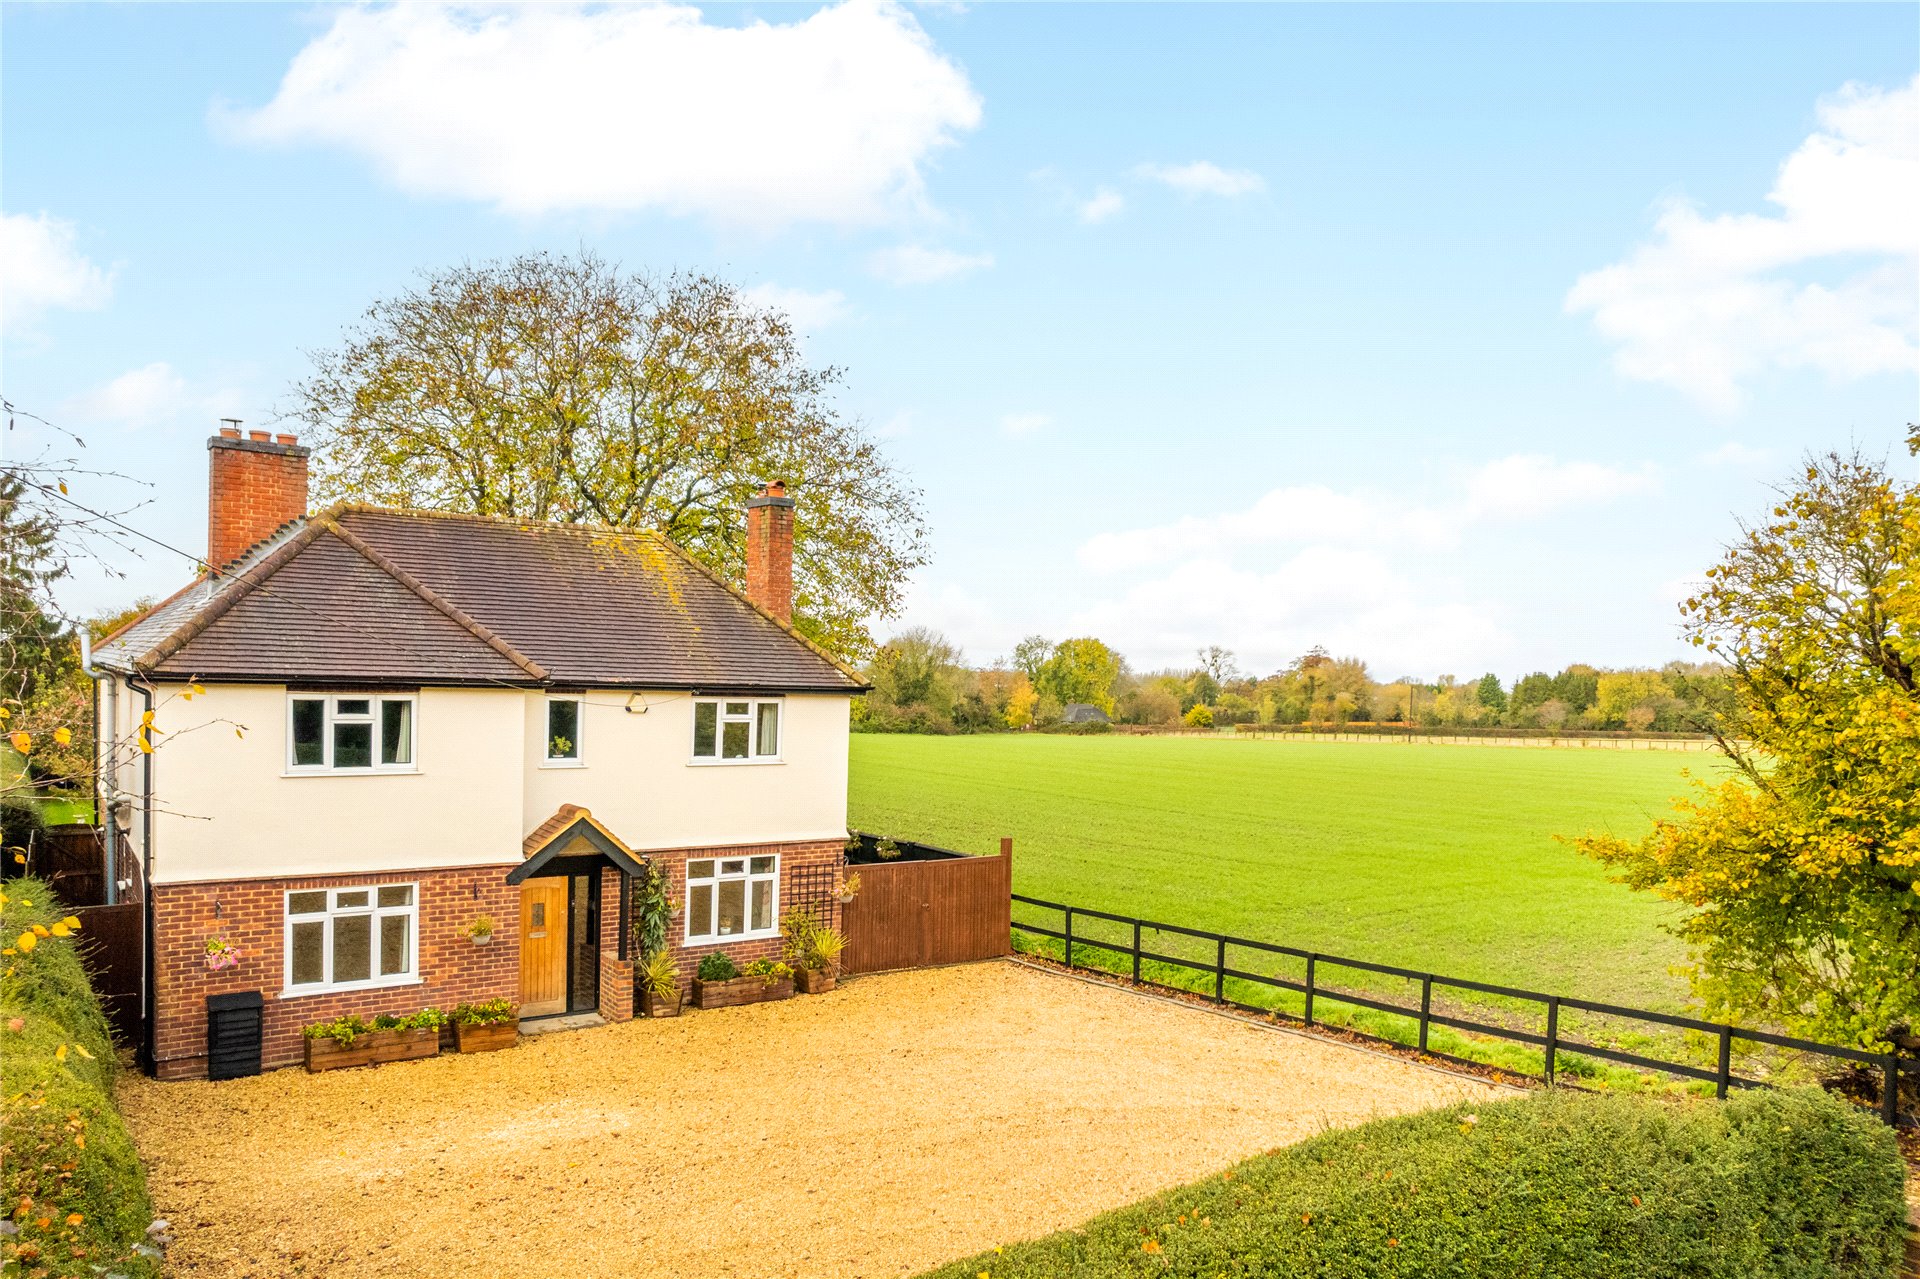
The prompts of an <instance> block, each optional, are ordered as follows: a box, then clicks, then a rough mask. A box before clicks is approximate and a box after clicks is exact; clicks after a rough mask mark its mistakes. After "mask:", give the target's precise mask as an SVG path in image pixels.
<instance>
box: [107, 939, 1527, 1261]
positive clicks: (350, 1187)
mask: <svg viewBox="0 0 1920 1279" xmlns="http://www.w3.org/2000/svg"><path fill="white" fill-rule="evenodd" d="M1491 1095H1492V1090H1491V1089H1490V1088H1489V1087H1487V1086H1485V1085H1482V1084H1479V1083H1476V1082H1474V1081H1472V1080H1467V1079H1459V1078H1455V1077H1452V1076H1446V1075H1441V1074H1438V1073H1434V1072H1431V1071H1426V1070H1422V1069H1420V1068H1418V1067H1416V1066H1412V1065H1409V1064H1407V1063H1405V1062H1401V1061H1397V1060H1394V1059H1391V1058H1387V1057H1383V1056H1372V1055H1369V1054H1366V1053H1361V1052H1355V1051H1353V1050H1351V1049H1347V1048H1343V1047H1340V1046H1338V1045H1335V1044H1328V1043H1322V1042H1317V1041H1314V1040H1310V1039H1306V1038H1302V1037H1299V1036H1294V1035H1286V1034H1276V1033H1274V1032H1272V1031H1270V1030H1264V1029H1261V1028H1259V1027H1256V1026H1250V1025H1246V1024H1242V1023H1238V1022H1234V1021H1231V1020H1228V1019H1226V1018H1221V1017H1216V1016H1212V1015H1210V1014H1208V1013H1206V1012H1203V1011H1198V1010H1195V1009H1191V1008H1185V1007H1181V1006H1179V1005H1177V1004H1174V1003H1171V1002H1168V1001H1162V1000H1153V999H1145V998H1141V997H1139V996H1136V995H1133V994H1130V993H1128V992H1126V991H1121V990H1114V989H1110V988H1106V987H1102V986H1098V985H1092V984H1088V983H1084V982H1079V981H1075V980H1072V979H1070V978H1066V977H1061V976H1056V975H1052V974H1047V973H1040V972H1035V971H1032V970H1030V969H1026V968H1022V967H1019V966H1017V965H1015V964H1010V963H986V964H973V965H969V966H965V967H958V968H945V969H937V970H931V971H919V972H905V973H889V974H884V975H877V976H870V977H862V978H859V979H858V980H855V981H852V982H849V983H847V984H845V985H843V986H842V987H841V988H840V989H839V990H838V991H835V992H834V993H832V994H830V995H825V996H814V997H800V998H795V999H792V1000H788V1001H785V1002H782V1003H776V1004H762V1005H757V1006H753V1007H747V1008H734V1009H726V1010H720V1011H715V1012H706V1013H697V1012H696V1013H689V1014H688V1015H686V1016H683V1017H681V1018H679V1019H678V1020H676V1021H636V1022H632V1023H630V1024H627V1025H621V1026H608V1027H602V1028H598V1029H593V1030H581V1031H572V1032H566V1033H559V1034H550V1035H543V1036H540V1037H538V1038H535V1039H528V1040H523V1041H522V1042H521V1044H520V1045H519V1046H518V1047H517V1048H515V1049H513V1050H512V1051H510V1052H503V1053H492V1054H485V1055H473V1056H465V1057H456V1056H442V1057H440V1058H438V1059H436V1060H432V1061H422V1062H406V1063H399V1064H395V1065H389V1066H380V1067H374V1068H371V1069H362V1070H341V1071H334V1072H331V1073H328V1074H324V1075H308V1074H306V1073H304V1072H301V1071H294V1070H283V1071H277V1072H274V1073H272V1074H269V1075H264V1076H261V1077H259V1078H256V1079H243V1080H234V1081H230V1082H226V1083H217V1084H214V1083H204V1082H199V1083H169V1084H161V1083H155V1082H153V1081H151V1080H146V1079H141V1078H137V1077H131V1076H130V1077H128V1078H127V1079H126V1081H125V1082H124V1084H123V1085H122V1089H121V1102H122V1105H123V1106H124V1107H125V1109H126V1113H127V1118H128V1120H129V1121H130V1122H131V1123H132V1125H133V1129H134V1134H135V1136H136V1138H137V1139H138V1141H139V1144H140V1148H141V1151H142V1153H143V1154H144V1155H145V1156H146V1158H147V1160H148V1167H149V1169H150V1170H151V1174H152V1186H153V1197H154V1201H155V1203H156V1205H157V1207H158V1208H159V1211H160V1213H161V1215H163V1216H165V1217H167V1218H169V1219H171V1220H172V1222H173V1223H174V1229H175V1232H176V1234H177V1236H178V1238H179V1243H178V1244H177V1246H176V1247H175V1250H174V1258H173V1259H174V1262H175V1272H176V1273H178V1274H182V1275H228V1276H240V1275H256V1276H270V1275H272V1276H277V1275H296V1274H311V1275H320V1274H326V1275H469V1274H511V1275H516V1276H547V1275H552V1276H569V1277H570V1279H571V1277H577V1276H585V1275H606V1276H625V1275H635V1276H640V1275H666V1274H671V1275H675V1276H684V1277H694V1276H705V1275H726V1276H740V1277H742V1279H762V1277H764V1276H772V1275H807V1276H812V1275H822V1276H825V1275H833V1276H849V1275H899V1274H906V1273H912V1272H914V1271H916V1270H919V1269H921V1268H923V1267H926V1266H930V1265H933V1264H935V1263H938V1262H941V1261H945V1260H948V1259H949V1258H952V1257H955V1256H960V1255H964V1254H966V1253H971V1252H975V1251H978V1250H980V1249H983V1248H988V1247H992V1246H993V1245H994V1244H996V1243H1002V1242H1005V1241H1008V1240H1013V1239H1021V1238H1028V1237H1032V1236H1035V1235H1040V1234H1045V1233H1047V1232H1049V1231H1052V1230H1055V1229H1058V1228H1060V1227H1062V1226H1067V1225H1070V1224H1073V1223H1075V1222H1078V1221H1080V1220H1082V1219H1084V1218H1086V1217H1088V1216H1090V1215H1092V1214H1094V1213H1096V1212H1099V1211H1101V1210H1103V1209H1107V1208H1112V1207H1116V1206H1118V1205H1120V1204H1123V1203H1126V1202H1128V1201H1130V1200H1133V1199H1136V1198H1138V1197H1140V1196H1141V1195H1144V1194H1147V1193H1149V1192H1151V1191H1154V1190H1157V1189H1160V1188H1162V1187H1166V1186H1170V1185H1175V1184H1177V1183H1180V1182H1185V1181H1190V1180H1193V1179H1195V1178H1198V1177H1200V1176H1203V1175H1205V1174H1207V1173H1209V1172H1212V1171H1215V1170H1217V1169H1219V1168H1221V1167H1224V1166H1225V1165H1227V1164H1229V1163H1232V1162H1234V1161H1236V1160H1238V1159H1241V1158H1244V1157H1245V1156H1247V1155H1250V1154H1254V1153H1256V1152H1259V1151H1262V1150H1267V1149H1270V1148H1272V1147H1275V1146H1281V1145H1285V1144H1288V1143H1290V1142H1294V1141H1298V1140H1300V1139H1301V1138H1303V1137H1306V1136H1308V1135H1310V1134H1312V1133H1315V1132H1317V1131H1319V1130H1321V1129H1322V1128H1326V1127H1334V1126H1344V1125H1348V1124H1353V1123H1357V1122H1360V1121H1361V1120H1363V1119H1366V1118H1369V1117H1372V1116H1374V1115H1382V1114H1393V1113H1399V1112H1404V1111H1409V1110H1418V1109H1422V1108H1425V1107H1430V1106H1437V1105H1442V1104H1445V1103H1448V1102H1452V1101H1454V1100H1457V1099H1460V1098H1475V1097H1483V1096H1491Z"/></svg>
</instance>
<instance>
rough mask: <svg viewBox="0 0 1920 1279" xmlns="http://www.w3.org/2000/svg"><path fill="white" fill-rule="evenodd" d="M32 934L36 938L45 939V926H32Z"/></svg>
mask: <svg viewBox="0 0 1920 1279" xmlns="http://www.w3.org/2000/svg"><path fill="white" fill-rule="evenodd" d="M33 933H34V936H36V937H45V936H46V935H47V926H46V925H45V924H35V925H34V926H33Z"/></svg>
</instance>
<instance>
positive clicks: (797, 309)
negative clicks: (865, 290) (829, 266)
mask: <svg viewBox="0 0 1920 1279" xmlns="http://www.w3.org/2000/svg"><path fill="white" fill-rule="evenodd" d="M740 296H741V297H742V298H744V299H745V300H746V301H747V302H748V304H749V305H752V306H755V307H758V308H759V309H761V310H763V311H780V312H784V313H785V315H786V317H787V318H788V319H790V320H792V321H793V325H794V327H795V328H796V329H798V330H800V331H801V332H802V333H810V332H812V331H813V330H815V329H824V328H826V327H827V326H828V325H829V324H834V323H837V322H838V321H840V320H844V319H846V318H847V295H846V294H844V293H842V292H841V291H840V290H838V289H822V290H820V291H819V292H809V291H808V290H806V289H790V288H787V287H785V286H783V285H779V284H756V285H753V286H752V287H751V288H745V289H742V290H740Z"/></svg>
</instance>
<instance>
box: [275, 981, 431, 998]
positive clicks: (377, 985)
mask: <svg viewBox="0 0 1920 1279" xmlns="http://www.w3.org/2000/svg"><path fill="white" fill-rule="evenodd" d="M425 984H426V983H425V982H424V981H422V980H421V979H420V978H419V977H393V978H388V979H385V980H382V981H351V982H347V983H346V984H345V985H338V986H289V987H287V988H286V989H284V990H282V991H281V992H280V998H281V999H283V1000H286V999H305V998H307V997H308V996H310V995H351V994H355V993H357V992H359V991H362V990H393V989H395V988H396V987H400V986H424V985H425Z"/></svg>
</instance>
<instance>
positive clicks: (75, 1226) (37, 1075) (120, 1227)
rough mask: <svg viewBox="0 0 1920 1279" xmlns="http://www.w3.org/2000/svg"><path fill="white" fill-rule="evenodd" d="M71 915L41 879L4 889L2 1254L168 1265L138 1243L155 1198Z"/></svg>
mask: <svg viewBox="0 0 1920 1279" xmlns="http://www.w3.org/2000/svg"><path fill="white" fill-rule="evenodd" d="M66 918H68V917H67V916H66V912H65V908H64V907H62V906H61V905H60V904H59V902H57V901H56V900H55V899H54V896H53V893H52V890H51V889H49V888H48V887H47V885H46V884H45V883H43V882H42V881H40V880H35V879H16V880H10V881H8V882H7V884H6V886H5V891H4V894H3V895H0V941H3V942H4V943H5V946H4V954H0V964H4V965H5V967H4V968H0V1075H3V1076H4V1079H5V1085H4V1089H5V1091H4V1096H3V1097H0V1208H4V1210H5V1212H6V1214H7V1220H8V1221H10V1222H11V1223H12V1227H13V1232H12V1233H10V1234H8V1235H7V1237H6V1239H5V1241H4V1250H3V1252H0V1255H3V1256H4V1258H5V1260H6V1261H7V1262H9V1263H11V1264H9V1266H8V1267H7V1269H8V1271H9V1273H18V1274H21V1275H25V1276H42V1275H48V1276H51V1275H86V1276H94V1275H100V1274H120V1275H124V1276H127V1277H128V1279H135V1277H137V1276H148V1275H153V1274H157V1273H158V1269H157V1266H156V1264H155V1261H156V1258H157V1252H155V1255H154V1256H149V1255H148V1254H147V1253H146V1252H141V1251H136V1249H143V1248H148V1247H149V1246H148V1245H147V1244H146V1242H145V1240H146V1230H147V1226H148V1225H149V1223H151V1222H152V1220H153V1204H152V1201H151V1200H150V1199H149V1198H148V1195H147V1183H146V1174H145V1172H144V1170H143V1169H142V1168H141V1166H140V1158H139V1155H138V1154H137V1152H136V1151H135V1150H134V1145H133V1139H132V1138H131V1137H130V1136H129V1135H128V1133H127V1128H126V1125H125V1124H124V1123H123V1122H122V1121H121V1118H120V1112H119V1111H118V1110H117V1109H115V1107H114V1104H113V1075H114V1071H115V1070H116V1069H117V1068H118V1061H117V1058H116V1057H115V1055H114V1049H113V1042H112V1039H111V1037H110V1035H109V1033H108V1030H107V1020H106V1016H105V1014H104V1013H103V1012H102V1011H101V1008H100V1001H99V999H98V998H97V997H96V996H95V994H94V991H93V987H92V985H91V984H90V983H89V982H88V980H87V973H86V968H85V966H84V965H83V964H82V963H81V960H80V955H79V953H78V952H77V951H76V949H75V942H76V936H75V935H74V933H73V932H72V930H71V927H70V926H69V925H67V924H65V923H63V922H62V921H63V919H66ZM29 939H31V940H29ZM149 1250H150V1249H149ZM150 1251H152V1250H150Z"/></svg>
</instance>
